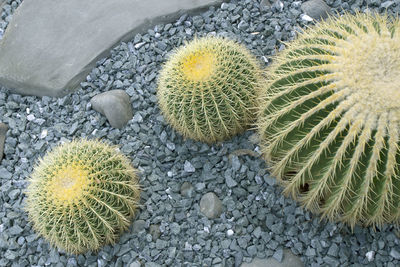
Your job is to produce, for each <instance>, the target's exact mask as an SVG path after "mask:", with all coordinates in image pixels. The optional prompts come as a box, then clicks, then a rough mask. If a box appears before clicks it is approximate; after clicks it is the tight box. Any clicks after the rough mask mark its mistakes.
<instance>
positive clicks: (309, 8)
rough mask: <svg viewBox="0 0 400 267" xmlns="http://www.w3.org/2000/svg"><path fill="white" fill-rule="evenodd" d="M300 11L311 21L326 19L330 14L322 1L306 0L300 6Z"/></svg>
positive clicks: (330, 11)
mask: <svg viewBox="0 0 400 267" xmlns="http://www.w3.org/2000/svg"><path fill="white" fill-rule="evenodd" d="M301 10H303V12H304V13H306V14H307V15H308V16H310V17H311V18H313V19H316V20H321V19H326V18H327V17H328V15H330V14H332V10H331V8H330V7H329V6H328V5H327V4H326V3H325V1H323V0H308V1H306V2H304V3H303V4H301Z"/></svg>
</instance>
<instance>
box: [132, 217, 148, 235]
mask: <svg viewBox="0 0 400 267" xmlns="http://www.w3.org/2000/svg"><path fill="white" fill-rule="evenodd" d="M145 228H146V222H145V221H144V220H136V221H134V222H133V227H132V232H133V233H135V234H137V233H139V232H140V231H142V230H144V229H145Z"/></svg>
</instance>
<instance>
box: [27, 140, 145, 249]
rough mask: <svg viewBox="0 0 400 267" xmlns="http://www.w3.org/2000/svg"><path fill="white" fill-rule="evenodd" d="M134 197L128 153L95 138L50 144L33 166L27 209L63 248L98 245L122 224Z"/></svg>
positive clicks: (134, 204)
mask: <svg viewBox="0 0 400 267" xmlns="http://www.w3.org/2000/svg"><path fill="white" fill-rule="evenodd" d="M138 200H139V186H138V178H137V175H136V171H135V169H134V168H133V167H132V166H131V164H130V163H129V161H128V159H127V158H126V157H125V156H124V155H122V154H121V153H119V152H117V150H116V148H114V147H112V146H109V145H107V144H105V143H102V142H100V141H89V140H80V141H72V142H70V143H66V144H63V145H60V146H58V147H56V148H55V149H54V150H53V151H51V152H50V153H48V154H47V155H46V156H45V157H44V158H43V159H41V160H40V162H39V164H38V165H37V166H36V167H35V169H34V171H33V173H32V176H31V179H30V184H29V186H28V189H27V207H26V209H27V211H28V215H29V218H30V220H31V221H32V223H33V227H34V229H35V230H37V231H38V232H39V234H41V235H42V236H43V237H45V238H46V239H47V240H49V242H50V243H51V244H52V245H55V246H57V247H59V248H62V249H64V250H65V251H67V252H69V253H83V252H86V251H88V250H94V251H95V250H98V249H99V248H100V247H101V246H103V245H105V244H110V243H114V242H115V241H116V239H117V238H118V235H119V234H120V233H121V232H122V231H124V230H125V229H127V228H128V226H129V224H130V220H131V219H132V217H133V216H134V214H135V209H136V207H137V205H138Z"/></svg>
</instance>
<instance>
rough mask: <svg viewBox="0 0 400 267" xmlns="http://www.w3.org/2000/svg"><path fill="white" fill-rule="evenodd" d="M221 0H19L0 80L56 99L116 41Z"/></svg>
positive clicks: (0, 48) (0, 49) (2, 46)
mask: <svg viewBox="0 0 400 267" xmlns="http://www.w3.org/2000/svg"><path fill="white" fill-rule="evenodd" d="M221 2H222V0H169V1H160V0H146V1H142V0H114V1H109V0H98V1H91V0H69V1H64V0H36V1H24V2H22V4H21V5H20V6H19V7H18V9H17V10H16V12H15V13H14V14H13V18H12V20H11V22H10V24H9V25H8V28H7V30H6V32H5V33H4V36H3V39H2V41H1V42H0V55H1V57H0V84H2V85H3V86H5V87H8V88H11V91H12V92H14V93H19V94H23V95H37V96H54V97H62V96H65V95H66V94H68V93H70V92H72V91H74V90H75V89H76V88H77V87H78V86H79V84H80V82H82V81H83V80H84V78H85V77H86V76H87V74H88V73H89V72H90V70H91V69H92V68H93V67H94V65H95V62H96V61H97V60H99V59H100V58H103V57H105V56H106V55H107V54H109V52H110V49H111V48H112V47H113V46H115V44H116V43H118V42H120V41H127V40H129V39H132V38H133V36H134V35H135V34H137V33H139V32H143V31H144V30H147V29H148V28H150V27H153V26H155V25H157V24H160V23H165V22H168V21H169V22H171V21H173V20H174V19H176V18H178V17H179V16H180V15H182V14H183V13H194V12H197V11H199V9H204V8H206V7H208V6H210V5H220V4H221Z"/></svg>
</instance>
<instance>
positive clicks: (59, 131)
mask: <svg viewBox="0 0 400 267" xmlns="http://www.w3.org/2000/svg"><path fill="white" fill-rule="evenodd" d="M19 2H20V1H7V4H6V5H5V6H4V7H3V10H2V14H1V19H2V20H3V21H2V22H0V28H1V29H4V28H5V27H6V25H7V21H8V20H9V18H10V16H11V14H12V12H13V10H14V9H15V7H16V6H17V5H18V3H19ZM399 2H400V1H398V0H397V1H378V0H368V1H362V0H350V1H344V0H343V1H341V0H336V1H333V0H329V1H327V4H328V5H329V6H330V7H332V8H333V10H334V11H339V12H342V11H341V10H342V9H344V10H351V11H356V10H361V11H364V10H365V9H366V6H367V4H368V6H369V8H370V9H374V10H377V11H379V12H384V11H385V8H386V7H387V8H388V12H389V13H395V12H398V11H400V3H399ZM269 3H271V4H269ZM300 6H301V1H292V0H285V1H282V2H280V1H273V0H269V1H268V0H262V1H261V4H259V2H258V1H255V0H244V1H232V2H230V3H224V4H222V6H221V7H220V8H216V9H214V8H210V10H208V11H206V12H204V13H202V14H201V15H198V16H186V15H185V16H182V17H181V18H180V19H179V20H177V21H175V22H173V23H171V24H166V25H157V26H156V27H155V28H154V29H151V30H149V31H148V32H147V33H144V34H138V35H136V37H135V38H134V39H133V40H131V41H130V42H128V43H121V44H119V45H118V46H117V47H116V48H115V49H113V50H112V53H111V56H110V57H107V58H104V59H102V60H100V61H99V62H98V64H97V67H96V68H94V69H93V70H92V71H91V73H90V75H88V76H87V79H86V81H85V82H83V83H82V84H81V87H82V89H80V90H78V91H77V92H75V93H73V94H70V95H68V96H66V97H64V98H61V99H55V98H50V97H43V98H38V97H29V96H19V95H14V94H10V93H9V92H8V91H7V90H4V89H3V90H1V91H0V118H1V119H0V120H2V122H4V123H6V124H7V125H8V126H9V131H8V132H7V137H6V144H5V149H4V154H5V155H4V159H3V160H2V162H1V163H0V184H1V190H0V203H1V206H0V266H22V267H23V266H66V265H68V266H129V264H131V266H140V264H143V265H144V266H160V265H163V266H165V265H167V266H211V265H212V266H239V265H240V264H241V263H242V262H249V261H251V259H252V258H254V257H259V258H263V257H274V258H275V259H277V260H282V255H283V254H282V253H283V250H284V249H286V248H288V249H290V250H291V251H292V252H293V253H294V254H296V255H299V257H301V259H302V261H303V262H304V263H305V265H306V266H339V265H340V266H364V265H367V266H399V265H400V239H399V230H398V229H396V228H395V227H394V226H393V225H387V226H385V227H383V228H382V229H378V230H377V231H374V230H373V229H371V228H360V227H356V228H355V231H354V233H352V232H351V231H350V229H349V228H348V227H346V226H343V225H342V224H337V223H330V222H326V221H320V218H318V217H317V216H314V215H312V214H311V213H310V212H308V211H305V210H304V209H302V208H300V207H299V206H298V205H297V204H296V203H295V202H294V201H293V200H291V199H288V198H285V197H283V196H282V194H281V192H282V190H281V188H279V187H278V186H277V185H276V181H275V179H274V178H273V177H270V176H269V174H268V172H267V171H266V167H267V166H266V165H265V163H264V161H263V160H262V159H260V158H259V157H257V155H258V152H259V148H258V146H257V144H255V143H254V140H256V139H257V137H256V136H255V134H254V132H251V131H248V132H246V133H244V134H243V135H241V136H237V137H235V138H233V139H232V140H231V141H227V142H224V143H220V144H217V145H213V146H209V145H207V144H203V143H199V142H194V141H191V140H183V138H182V136H180V135H179V134H178V133H176V132H175V131H173V130H172V129H171V127H169V126H168V125H167V124H166V122H165V121H164V119H163V117H162V116H161V115H160V111H159V109H158V107H157V98H156V96H155V93H156V77H157V73H158V71H159V69H160V66H161V64H162V63H163V62H164V61H165V59H166V58H167V56H168V53H169V52H170V51H171V50H172V49H173V48H175V47H177V46H179V45H181V44H182V43H183V42H184V40H191V39H193V37H194V36H195V35H198V36H202V35H205V34H216V35H221V36H228V37H230V38H233V39H235V40H239V41H240V42H242V43H243V44H245V45H246V46H247V47H248V48H249V49H250V50H251V51H252V52H253V53H254V54H255V55H256V56H257V58H258V59H259V61H260V62H261V63H262V64H265V65H267V64H268V63H269V62H270V61H271V59H270V57H271V56H272V55H273V54H274V53H275V51H276V49H277V50H281V49H284V45H282V44H281V43H280V42H279V40H283V41H287V40H290V39H292V38H294V36H295V30H300V29H301V28H302V27H304V26H305V25H306V24H308V23H313V22H308V21H307V20H304V17H303V16H302V11H301V8H300ZM112 89H122V90H125V91H126V92H127V94H128V95H129V96H130V101H131V103H132V108H133V113H134V114H135V115H134V118H133V119H132V120H130V121H129V122H128V124H127V126H125V127H124V128H122V129H114V128H112V127H111V126H110V124H109V123H108V122H107V119H106V118H105V116H103V115H101V114H100V113H98V112H96V111H94V110H93V109H92V108H91V106H90V99H91V98H92V97H93V96H95V95H97V94H99V93H102V92H106V91H109V90H112ZM74 137H88V138H104V139H107V140H109V141H110V142H112V143H114V144H118V145H119V146H120V147H121V150H122V152H123V153H125V154H127V155H128V156H129V157H130V158H131V159H132V162H133V164H134V166H135V167H137V168H138V169H139V170H140V173H141V184H142V186H143V188H144V189H145V190H144V192H143V193H142V197H141V204H142V207H141V209H140V213H138V217H137V220H136V221H135V222H134V223H133V224H132V226H131V228H130V231H128V232H127V233H125V234H124V235H123V236H122V237H121V239H120V240H119V242H118V243H117V244H116V245H114V246H107V247H105V248H103V249H102V250H100V251H99V252H98V253H87V254H84V255H79V256H72V255H68V254H65V253H64V252H63V251H59V250H57V249H54V248H50V247H49V245H48V243H47V242H46V241H45V240H43V239H42V238H39V237H37V236H36V235H35V233H34V232H33V230H32V229H31V224H30V223H28V221H27V216H26V213H25V212H24V211H23V205H24V201H25V195H24V194H23V190H24V189H25V188H26V177H27V176H29V174H30V173H31V171H32V166H33V163H34V162H35V160H36V159H37V158H38V157H39V156H43V155H44V154H45V152H46V151H47V150H48V149H50V148H51V147H53V146H54V145H56V144H58V143H59V142H61V141H66V140H70V139H72V138H74ZM243 151H248V153H243ZM208 192H213V193H214V194H215V195H216V196H217V197H218V199H220V200H221V202H222V214H221V216H220V217H219V218H216V219H208V218H207V217H205V216H204V215H203V214H202V213H201V212H200V199H201V198H202V196H203V195H205V194H206V193H208Z"/></svg>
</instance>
